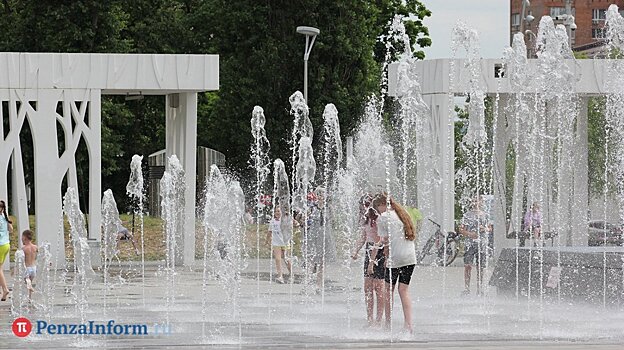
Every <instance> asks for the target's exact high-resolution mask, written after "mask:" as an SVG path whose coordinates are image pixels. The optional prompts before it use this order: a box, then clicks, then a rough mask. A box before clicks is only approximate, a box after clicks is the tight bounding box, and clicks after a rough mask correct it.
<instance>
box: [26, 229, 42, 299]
mask: <svg viewBox="0 0 624 350" xmlns="http://www.w3.org/2000/svg"><path fill="white" fill-rule="evenodd" d="M32 239H33V233H32V231H31V230H24V232H22V250H23V251H24V262H25V264H26V272H25V273H24V280H25V281H26V288H28V299H31V297H32V292H34V291H35V290H34V289H33V286H32V282H33V281H34V280H35V276H36V275H37V252H38V251H39V248H38V247H37V246H36V245H34V244H33V243H32Z"/></svg>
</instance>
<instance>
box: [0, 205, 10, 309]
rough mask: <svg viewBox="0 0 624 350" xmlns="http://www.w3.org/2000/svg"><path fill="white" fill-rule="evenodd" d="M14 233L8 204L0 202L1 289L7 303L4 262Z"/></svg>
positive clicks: (7, 292)
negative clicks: (8, 212)
mask: <svg viewBox="0 0 624 350" xmlns="http://www.w3.org/2000/svg"><path fill="white" fill-rule="evenodd" d="M11 231H13V225H12V222H11V220H9V215H8V214H7V209H6V203H5V202H4V201H3V200H0V287H1V288H2V301H5V300H6V298H7V296H8V295H9V287H7V284H6V279H5V278H4V269H3V268H2V265H4V261H5V260H6V258H7V255H9V251H10V250H11V244H10V243H9V233H10V232H11Z"/></svg>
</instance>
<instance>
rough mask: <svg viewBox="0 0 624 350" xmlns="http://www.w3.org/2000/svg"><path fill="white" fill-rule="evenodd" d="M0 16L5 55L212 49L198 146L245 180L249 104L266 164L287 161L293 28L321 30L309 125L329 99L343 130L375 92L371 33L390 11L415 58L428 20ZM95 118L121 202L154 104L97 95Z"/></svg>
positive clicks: (361, 7)
mask: <svg viewBox="0 0 624 350" xmlns="http://www.w3.org/2000/svg"><path fill="white" fill-rule="evenodd" d="M0 9H1V10H2V12H3V14H4V18H3V21H2V22H0V31H1V32H2V35H1V36H0V49H1V50H3V51H25V52H119V53H193V54H218V55H219V59H220V88H219V90H218V91H215V92H209V93H205V94H200V96H199V99H198V100H199V105H198V145H200V146H206V147H210V148H213V149H216V150H218V151H221V152H223V153H224V154H225V155H226V158H227V160H228V166H230V167H231V168H232V169H233V170H235V171H237V172H239V173H242V175H243V177H244V173H245V172H246V171H248V166H247V161H248V157H249V156H248V154H249V152H248V151H249V147H250V144H251V133H250V125H249V124H250V118H251V111H252V109H253V107H254V106H255V105H260V106H262V107H263V108H264V110H265V115H266V117H267V124H266V129H267V136H268V138H269V140H270V141H271V144H272V147H271V158H277V157H280V158H282V159H284V160H285V161H287V160H288V159H289V154H290V151H289V147H288V144H287V138H288V135H289V133H290V128H291V125H292V121H291V118H290V116H289V113H288V111H289V109H290V106H289V103H288V97H289V96H290V95H291V94H292V93H293V92H295V91H296V90H303V59H302V58H303V50H304V43H305V39H304V37H303V36H302V35H299V34H297V33H296V32H295V28H296V27H297V26H299V25H307V26H314V27H317V28H319V29H320V30H321V34H320V35H319V36H318V38H317V40H316V42H315V44H314V48H313V50H312V54H311V55H310V59H309V71H308V73H309V87H308V90H309V100H310V110H311V119H312V123H313V125H314V127H315V129H316V130H320V128H321V126H322V113H323V108H324V106H325V105H326V104H327V103H334V104H335V105H336V107H337V108H338V111H339V117H340V121H341V125H340V126H341V130H342V133H343V135H347V134H350V133H351V132H352V130H353V128H354V127H355V125H356V123H357V121H358V119H359V116H360V114H361V112H362V110H363V103H364V101H365V99H366V97H367V96H368V95H370V94H372V93H375V92H377V91H378V90H379V85H378V82H379V79H380V74H381V70H380V66H381V65H380V62H381V59H382V58H383V57H384V56H385V52H384V51H383V50H385V48H384V47H382V46H381V45H379V44H378V38H379V37H380V36H382V35H383V34H384V33H386V32H387V30H388V22H389V21H390V20H391V19H392V18H393V16H394V15H395V14H401V15H404V16H408V18H409V20H407V21H406V28H407V31H408V33H409V35H410V37H411V39H412V42H414V43H416V44H415V45H414V56H416V57H418V58H423V57H424V53H423V52H422V51H420V49H419V48H422V47H425V46H429V45H430V44H431V40H430V39H429V36H428V30H427V28H426V27H425V26H424V25H423V20H424V19H425V18H426V17H427V16H430V15H431V13H430V11H429V10H427V9H426V8H425V6H424V5H423V4H422V3H421V2H420V1H418V0H407V1H403V0H375V1H356V0H343V1H321V0H309V1H302V0H294V1H278V0H273V1H263V2H258V1H255V0H239V1H229V0H135V1H132V2H127V1H122V0H107V1H99V0H77V1H52V0H4V1H3V2H2V5H1V8H0ZM102 119H103V123H102V157H103V158H102V173H103V183H102V186H103V189H106V188H112V189H113V191H114V192H115V193H116V194H117V196H118V197H123V195H121V194H122V193H125V187H124V186H125V182H127V179H128V174H129V164H130V159H131V157H132V155H133V154H135V153H136V154H143V155H145V156H147V155H149V154H150V153H152V152H154V151H157V150H159V149H162V148H164V147H165V145H164V127H165V125H164V99H163V98H162V97H153V98H146V99H144V100H142V101H138V102H137V101H127V102H126V101H124V99H123V98H121V97H114V96H110V97H105V98H103V99H102ZM316 134H317V135H318V134H319V133H318V132H317V133H316ZM317 142H318V141H317ZM122 207H123V206H122Z"/></svg>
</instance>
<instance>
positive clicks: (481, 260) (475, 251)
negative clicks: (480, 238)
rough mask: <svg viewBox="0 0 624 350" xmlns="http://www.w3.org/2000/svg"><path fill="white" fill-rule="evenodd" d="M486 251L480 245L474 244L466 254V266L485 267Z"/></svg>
mask: <svg viewBox="0 0 624 350" xmlns="http://www.w3.org/2000/svg"><path fill="white" fill-rule="evenodd" d="M486 258H487V256H486V251H485V249H481V248H480V247H479V245H478V244H472V245H470V246H469V247H468V248H467V249H466V252H464V265H479V266H481V267H485V259H486Z"/></svg>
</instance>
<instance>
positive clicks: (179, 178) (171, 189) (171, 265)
mask: <svg viewBox="0 0 624 350" xmlns="http://www.w3.org/2000/svg"><path fill="white" fill-rule="evenodd" d="M185 190H186V183H185V181H184V169H182V165H181V164H180V161H179V160H178V157H177V156H176V155H175V154H174V155H172V156H171V157H169V160H168V167H167V170H165V173H164V174H163V177H162V179H161V180H160V197H161V198H162V200H161V208H162V218H163V221H164V228H165V250H166V255H165V274H166V284H167V289H166V293H165V294H166V296H165V297H166V308H167V315H166V325H167V326H169V314H170V312H171V309H172V308H173V306H174V305H175V295H176V283H175V277H176V254H177V252H178V250H179V248H178V244H177V241H178V239H179V238H180V236H182V235H183V234H184V230H183V227H184V225H183V224H184V221H183V220H184V191H185Z"/></svg>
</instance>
